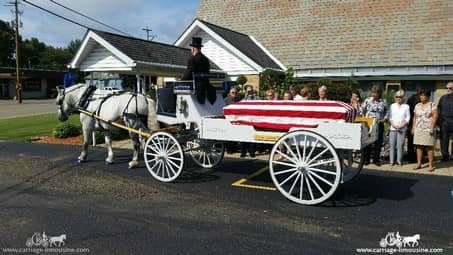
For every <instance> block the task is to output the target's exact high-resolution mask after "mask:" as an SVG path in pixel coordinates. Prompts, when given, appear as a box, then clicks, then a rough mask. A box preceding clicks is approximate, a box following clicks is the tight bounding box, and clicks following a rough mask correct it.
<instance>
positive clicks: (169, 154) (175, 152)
mask: <svg viewBox="0 0 453 255" xmlns="http://www.w3.org/2000/svg"><path fill="white" fill-rule="evenodd" d="M178 153H179V150H177V151H174V152H172V153H168V154H167V156H171V155H175V154H178Z"/></svg>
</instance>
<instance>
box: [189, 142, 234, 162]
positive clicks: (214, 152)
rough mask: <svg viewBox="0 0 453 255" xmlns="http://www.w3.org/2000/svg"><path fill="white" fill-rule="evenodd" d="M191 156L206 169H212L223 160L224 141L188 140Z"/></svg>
mask: <svg viewBox="0 0 453 255" xmlns="http://www.w3.org/2000/svg"><path fill="white" fill-rule="evenodd" d="M187 148H188V149H189V154H190V157H191V158H192V159H193V161H194V162H195V163H196V164H197V165H199V166H201V167H202V168H204V169H212V168H214V167H216V166H217V165H218V164H220V162H222V159H223V156H224V154H225V147H224V145H223V143H222V142H215V141H208V140H204V139H201V140H200V139H195V140H193V141H189V142H187Z"/></svg>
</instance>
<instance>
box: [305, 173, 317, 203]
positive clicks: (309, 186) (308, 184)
mask: <svg viewBox="0 0 453 255" xmlns="http://www.w3.org/2000/svg"><path fill="white" fill-rule="evenodd" d="M305 181H306V182H307V188H308V192H309V193H310V197H311V200H314V199H315V198H314V197H313V191H311V185H310V181H309V178H308V177H307V178H305Z"/></svg>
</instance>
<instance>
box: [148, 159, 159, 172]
mask: <svg viewBox="0 0 453 255" xmlns="http://www.w3.org/2000/svg"><path fill="white" fill-rule="evenodd" d="M159 162H160V161H159ZM159 162H156V163H155V164H154V165H153V166H152V167H151V168H150V169H149V171H151V172H152V171H153V170H154V168H156V166H157V165H159Z"/></svg>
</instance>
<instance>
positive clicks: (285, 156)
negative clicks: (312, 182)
mask: <svg viewBox="0 0 453 255" xmlns="http://www.w3.org/2000/svg"><path fill="white" fill-rule="evenodd" d="M275 152H277V153H278V154H280V155H281V156H283V157H284V158H286V159H287V160H289V161H291V162H293V163H294V164H297V162H296V161H295V160H294V159H292V158H290V157H288V155H286V154H284V153H283V152H281V151H280V150H279V149H276V150H275Z"/></svg>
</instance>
